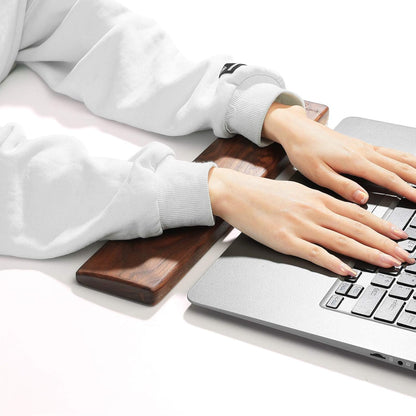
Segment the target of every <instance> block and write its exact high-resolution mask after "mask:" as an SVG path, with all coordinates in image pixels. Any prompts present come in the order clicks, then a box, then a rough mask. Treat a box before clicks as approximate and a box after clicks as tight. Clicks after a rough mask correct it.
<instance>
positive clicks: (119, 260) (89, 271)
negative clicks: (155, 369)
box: [76, 101, 329, 305]
mask: <svg viewBox="0 0 416 416" xmlns="http://www.w3.org/2000/svg"><path fill="white" fill-rule="evenodd" d="M306 110H307V114H308V117H309V118H311V119H313V120H315V121H319V122H321V123H326V122H327V120H328V114H329V111H328V107H327V106H325V105H322V104H317V103H312V102H308V101H307V102H306ZM284 155H285V153H284V150H283V148H282V147H281V146H279V145H278V144H276V143H274V144H272V145H270V146H267V147H263V148H260V147H258V146H256V145H255V144H253V143H251V142H250V141H249V140H247V139H245V138H243V137H241V136H236V137H234V138H232V139H217V140H215V141H214V142H213V143H212V144H211V145H210V146H208V147H207V148H206V149H205V150H204V151H203V152H202V153H201V154H200V155H199V156H198V157H197V158H196V159H195V161H196V162H204V161H210V160H211V161H214V162H216V163H217V165H218V166H220V167H225V168H231V169H235V170H238V171H240V172H244V173H247V174H250V175H255V176H262V177H267V178H275V177H276V176H277V175H278V174H279V166H280V165H279V162H280V161H281V160H282V158H283V156H284ZM231 229H232V226H231V225H229V224H228V223H226V222H225V221H223V220H222V219H221V218H218V217H216V223H215V225H214V226H212V227H202V226H201V227H183V228H177V229H172V230H167V231H165V232H164V233H163V234H162V235H161V236H158V237H151V238H146V239H143V238H138V239H135V240H127V241H109V242H107V243H106V244H105V245H104V246H103V247H102V248H101V249H99V250H98V251H97V252H96V253H95V254H94V255H93V256H92V257H91V258H90V259H89V260H87V261H86V262H85V263H84V264H83V265H82V266H81V267H80V269H79V270H78V271H77V273H76V278H77V281H78V282H79V283H81V284H82V285H85V286H89V287H91V288H94V289H97V290H100V291H104V292H107V293H110V294H113V295H116V296H121V297H123V298H127V299H131V300H135V301H138V302H141V303H144V304H147V305H155V304H156V303H158V302H159V301H160V300H161V299H162V298H163V297H164V296H165V295H166V294H167V293H168V292H169V291H170V290H171V289H172V287H173V286H174V285H175V284H176V283H177V282H178V281H179V280H180V279H181V278H182V277H183V276H184V275H185V274H186V273H187V272H188V271H189V269H191V267H192V266H193V265H194V264H195V263H196V262H197V261H198V260H199V259H200V258H201V257H202V256H203V255H204V254H205V253H206V252H207V251H208V250H209V248H210V247H211V246H212V245H213V244H214V243H215V242H216V241H218V240H219V239H220V238H222V237H224V236H225V235H226V234H227V233H228V232H229V231H231Z"/></svg>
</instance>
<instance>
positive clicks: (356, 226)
mask: <svg viewBox="0 0 416 416" xmlns="http://www.w3.org/2000/svg"><path fill="white" fill-rule="evenodd" d="M320 225H322V226H323V227H325V228H327V229H330V230H332V231H336V232H338V233H340V234H342V235H345V236H347V237H350V238H352V239H354V240H355V241H358V242H360V243H362V244H364V245H366V246H368V247H373V248H376V249H378V250H380V251H382V252H384V253H386V254H389V255H390V256H392V257H395V258H396V259H398V260H399V261H400V262H408V263H414V259H412V258H411V257H410V256H409V253H408V252H407V251H406V250H403V249H402V248H401V247H400V246H399V245H398V244H397V243H396V242H395V241H393V240H391V239H390V238H388V237H386V236H384V235H382V234H380V233H378V232H377V231H375V230H373V229H372V228H370V227H368V226H367V225H365V224H363V223H361V222H359V221H355V220H352V219H351V218H348V217H345V216H342V215H338V214H335V213H328V215H325V217H324V218H322V220H321V223H320Z"/></svg>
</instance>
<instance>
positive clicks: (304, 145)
mask: <svg viewBox="0 0 416 416" xmlns="http://www.w3.org/2000/svg"><path fill="white" fill-rule="evenodd" d="M263 135H264V137H266V138H269V139H271V140H273V141H276V142H278V143H280V144H281V145H282V146H283V147H284V149H285V151H286V153H287V155H288V157H289V160H290V162H291V163H292V165H293V166H295V167H296V168H297V169H298V170H299V171H300V172H301V173H302V174H303V175H304V176H306V177H307V178H309V179H310V180H311V181H313V182H315V183H316V184H318V185H320V186H323V187H325V188H329V189H331V190H333V191H335V192H336V193H338V194H339V195H341V196H342V197H344V198H345V199H347V200H349V201H354V202H356V203H359V204H365V203H366V202H367V200H368V193H367V191H366V190H365V189H364V188H363V187H362V186H360V185H359V184H357V183H356V182H354V181H353V180H351V179H348V178H345V177H344V176H342V175H340V174H341V173H344V174H350V175H353V176H359V177H362V178H364V179H367V180H369V181H370V182H373V183H376V184H378V185H381V186H383V187H385V188H387V189H390V190H392V191H394V192H396V193H397V194H399V195H402V196H404V197H406V198H407V199H409V200H411V201H413V202H416V189H414V188H413V187H412V186H410V185H409V184H408V183H407V182H410V183H416V169H415V168H416V157H415V156H413V155H411V154H409V153H404V152H399V151H397V150H393V149H387V148H383V147H377V146H373V145H371V144H368V143H366V142H363V141H362V140H359V139H356V138H353V137H349V136H346V135H344V134H341V133H338V132H336V131H334V130H331V129H330V128H328V127H326V126H323V125H322V124H319V123H317V122H315V121H313V120H310V119H309V118H308V117H307V116H306V112H305V110H304V109H303V108H302V107H300V106H293V107H287V106H283V105H282V104H277V103H275V104H273V105H272V106H271V107H270V109H269V112H268V114H267V116H266V119H265V121H264V125H263Z"/></svg>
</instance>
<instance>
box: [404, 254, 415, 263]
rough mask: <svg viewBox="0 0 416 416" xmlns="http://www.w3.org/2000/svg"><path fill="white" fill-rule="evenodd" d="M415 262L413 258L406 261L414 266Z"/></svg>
mask: <svg viewBox="0 0 416 416" xmlns="http://www.w3.org/2000/svg"><path fill="white" fill-rule="evenodd" d="M415 261H416V260H415V259H414V258H413V257H410V256H409V257H408V258H407V259H406V263H409V264H414V263H415Z"/></svg>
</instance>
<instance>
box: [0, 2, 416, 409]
mask: <svg viewBox="0 0 416 416" xmlns="http://www.w3.org/2000/svg"><path fill="white" fill-rule="evenodd" d="M124 3H126V4H130V6H131V7H135V8H136V9H138V10H139V11H142V12H145V13H147V14H150V15H153V16H158V20H159V21H160V22H161V23H162V24H163V25H164V26H165V27H166V28H167V29H168V30H169V31H170V33H171V34H172V35H173V37H174V38H175V40H176V41H177V43H178V44H179V45H180V47H181V49H183V50H184V51H185V52H186V53H187V54H188V55H191V56H192V55H193V56H195V57H200V58H201V57H203V56H206V55H210V54H212V53H215V52H227V51H228V52H230V51H231V52H232V53H233V54H234V56H235V57H236V58H237V62H239V61H243V62H261V63H262V64H264V65H267V66H271V67H274V68H276V69H279V70H280V72H281V73H282V74H283V75H284V77H285V79H286V82H287V84H288V86H289V87H290V88H291V89H293V90H295V91H297V92H299V93H300V94H301V95H302V96H303V97H304V98H306V99H309V100H312V101H317V102H323V103H325V104H327V105H329V106H330V111H331V115H330V123H329V125H330V126H331V127H334V126H335V125H336V124H337V123H338V122H339V121H340V120H341V119H342V118H343V117H346V116H350V115H356V116H362V117H367V118H375V119H380V120H385V121H390V122H396V123H400V124H407V125H413V126H414V125H415V119H414V110H415V107H414V105H413V101H414V97H416V86H415V81H414V73H415V69H416V68H415V63H414V62H413V61H412V57H411V56H410V55H414V53H413V50H414V45H413V40H414V33H413V31H412V30H413V29H412V27H413V21H412V20H410V16H412V13H409V12H406V10H407V9H406V8H407V7H410V6H411V2H398V4H400V6H398V7H397V12H396V11H394V12H392V11H391V10H390V9H389V7H388V5H387V3H386V4H384V2H377V6H374V7H376V8H378V9H374V7H372V6H371V7H370V5H367V6H366V5H363V3H364V2H362V1H361V2H358V1H352V2H351V1H349V2H348V7H347V6H345V7H343V6H342V5H343V4H344V2H330V1H320V0H318V1H315V2H306V1H297V2H282V3H279V2H278V3H275V2H274V3H273V5H274V6H273V7H275V10H272V9H271V8H270V4H269V3H268V2H266V1H265V0H262V1H258V2H256V9H255V10H253V8H252V7H249V5H247V6H245V5H242V4H241V2H237V1H236V0H235V1H234V0H233V1H230V2H227V4H224V2H220V1H219V0H218V1H217V0H215V1H212V2H209V3H203V4H202V3H200V4H198V2H196V4H195V2H188V1H186V0H178V1H175V2H170V3H169V2H168V1H166V0H158V1H154V2H152V4H151V5H150V4H148V5H143V4H141V5H140V8H139V7H138V6H137V5H135V4H134V2H129V1H127V0H125V1H124ZM311 3H313V4H311ZM369 3H372V2H369ZM208 4H209V6H208ZM335 4H336V6H335ZM345 4H347V2H345ZM203 5H206V8H205V9H198V8H197V7H196V6H198V7H202V6H203ZM373 5H374V3H373ZM237 9H238V14H237V15H236V14H235V12H236V10H237ZM181 10H182V11H185V10H186V11H187V12H186V13H184V12H181V13H178V11H181ZM200 10H203V13H200ZM218 10H221V11H222V13H219V12H218ZM300 10H302V11H303V12H302V13H299V11H300ZM322 11H326V13H322ZM189 14H190V15H192V16H194V18H193V19H192V21H189V20H187V17H186V16H187V15H189ZM171 16H175V19H173V20H172V19H171ZM227 16H228V17H227ZM230 16H233V18H232V19H231V18H230ZM235 16H237V17H238V19H237V18H234V17H235ZM374 16H377V19H374ZM399 17H400V20H398V19H399ZM214 19H217V20H216V22H217V24H216V25H215V30H214V31H213V30H212V21H214ZM227 22H228V26H227ZM277 22H278V25H279V33H289V34H290V35H289V37H288V40H285V39H281V38H282V37H281V36H279V37H278V36H277V35H276V36H275V37H276V38H275V39H274V38H273V37H272V36H268V34H270V33H274V29H273V27H275V26H274V25H277ZM368 22H370V23H368ZM230 24H232V27H230ZM247 27H250V30H245V28H247ZM387 29H388V30H387ZM191 32H194V34H193V36H189V33H191ZM206 33H210V35H212V36H211V37H210V38H209V41H208V40H207V36H206ZM258 44H262V45H263V48H258V47H256V45H258ZM270 50H276V51H277V52H276V53H274V54H270V53H267V51H270ZM341 52H342V53H341ZM305 62H312V63H313V65H311V66H310V67H308V66H307V65H306V64H305ZM0 121H1V124H4V123H5V122H8V121H18V122H20V123H22V124H23V125H24V126H25V128H26V131H27V133H28V135H29V136H30V137H36V136H39V135H42V134H48V133H52V132H53V133H56V132H61V133H69V134H72V135H76V136H77V137H79V138H81V140H83V141H84V143H85V144H86V145H87V146H88V148H89V149H90V150H91V152H93V153H95V154H97V155H98V154H100V155H113V156H115V157H120V158H128V157H129V156H130V155H132V154H133V153H134V151H135V149H137V146H141V145H143V144H145V143H147V142H149V141H151V140H158V141H162V142H164V143H167V144H168V145H170V146H172V147H173V148H174V149H175V150H176V151H177V155H178V158H181V159H187V160H192V159H193V158H194V157H195V156H196V155H197V154H199V153H200V152H201V151H202V150H203V149H204V148H205V147H206V146H207V145H208V144H209V143H210V142H211V141H212V140H213V139H214V137H213V136H212V133H210V132H204V133H201V134H197V135H192V136H191V137H184V138H168V137H162V136H158V135H154V134H149V133H145V132H142V131H139V130H137V129H134V128H131V127H128V126H123V125H121V124H118V123H114V122H110V121H107V120H103V119H100V118H98V117H95V116H93V115H92V114H90V113H89V112H88V111H87V110H86V109H85V108H84V107H83V105H82V104H80V103H77V102H74V101H72V100H70V99H68V98H66V97H62V96H58V95H57V94H54V93H52V92H51V91H50V90H48V89H47V87H46V86H45V85H44V84H43V83H42V82H41V81H40V80H39V79H38V78H37V77H36V76H35V75H34V74H33V73H31V72H30V71H29V70H27V69H25V68H18V69H17V70H16V71H15V72H14V73H12V74H11V75H10V76H9V78H8V79H7V80H6V81H5V82H4V83H3V84H2V85H1V86H0ZM0 238H1V237H0ZM99 246H100V244H95V245H93V246H91V247H88V248H85V249H84V250H81V251H79V252H77V253H74V254H71V255H69V256H65V257H62V258H58V259H54V260H47V261H33V260H24V259H16V258H9V257H0V415H2V416H3V415H4V416H14V415H25V416H28V415H59V416H63V415H71V416H72V415H77V416H78V415H89V416H92V415H100V416H104V415H188V414H189V415H191V414H197V415H216V414H218V415H234V414H235V415H237V414H238V415H249V414H250V415H251V414H262V415H267V414H278V413H282V412H284V413H287V414H294V415H298V414H299V415H300V414H317V413H318V412H319V413H321V412H325V413H331V414H336V415H344V414H347V413H348V414H351V411H352V412H357V413H358V414H364V412H366V413H367V414H369V413H370V412H371V414H376V411H377V413H378V414H383V415H384V414H390V413H391V412H393V411H394V412H395V413H397V414H399V413H402V414H409V412H410V413H411V412H412V409H413V408H412V407H411V406H414V404H415V400H414V398H415V397H416V380H415V375H414V374H413V373H410V372H405V371H402V370H396V369H394V368H389V367H387V366H385V365H382V364H378V363H373V362H370V361H368V360H366V359H363V358H360V357H358V356H355V355H352V354H347V353H344V352H342V351H339V350H336V349H334V348H330V347H326V346H322V345H319V344H315V343H312V342H308V341H305V340H302V339H299V338H296V337H294V336H288V335H285V334H282V333H279V332H276V331H273V330H270V329H265V328H261V327H257V326H255V325H252V324H247V323H244V322H240V321H237V320H233V319H229V318H223V317H221V316H219V315H214V314H210V313H207V312H204V311H202V310H199V309H197V308H195V307H191V306H190V304H189V302H188V301H187V299H186V293H187V290H188V289H189V288H190V286H191V285H192V284H193V283H194V282H195V281H196V280H197V279H198V277H199V276H200V275H201V273H202V272H203V271H204V270H205V269H206V268H207V267H208V266H209V264H211V263H212V262H213V261H214V260H215V258H216V257H218V256H219V255H220V253H221V252H222V250H224V248H225V247H226V244H225V243H223V242H219V243H218V244H217V245H216V246H214V247H213V249H212V250H211V251H210V252H209V253H208V254H207V255H206V256H205V257H204V258H203V259H202V260H201V261H200V262H199V263H198V264H197V265H196V266H195V267H194V268H193V269H192V270H191V271H190V272H189V273H188V274H187V275H186V276H185V278H184V279H183V280H182V281H181V282H180V283H179V284H178V285H177V286H176V287H175V288H174V289H173V291H172V292H171V293H170V294H169V295H168V296H167V297H166V298H165V299H164V300H163V301H162V302H161V303H160V304H159V305H157V306H156V307H147V306H143V305H140V304H137V303H134V302H130V301H127V300H123V299H119V298H116V297H113V296H110V295H107V294H103V293H99V292H96V291H93V290H91V289H88V288H85V287H81V286H80V285H78V284H77V283H76V281H75V271H76V270H77V269H78V267H79V266H80V265H81V264H82V263H83V262H84V261H85V260H86V259H88V258H89V257H90V256H91V254H92V253H93V252H94V251H96V250H97V249H98V248H99ZM415 347H416V346H415Z"/></svg>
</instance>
